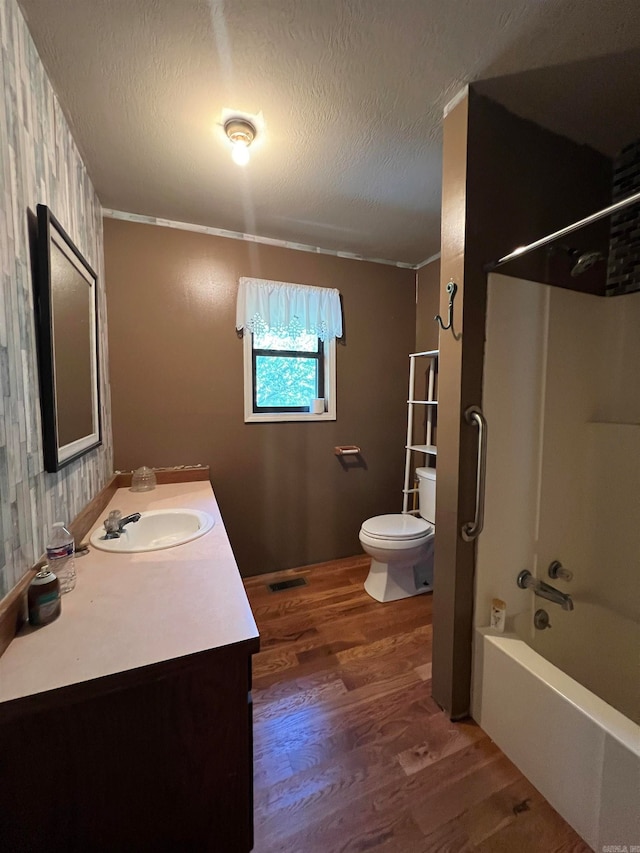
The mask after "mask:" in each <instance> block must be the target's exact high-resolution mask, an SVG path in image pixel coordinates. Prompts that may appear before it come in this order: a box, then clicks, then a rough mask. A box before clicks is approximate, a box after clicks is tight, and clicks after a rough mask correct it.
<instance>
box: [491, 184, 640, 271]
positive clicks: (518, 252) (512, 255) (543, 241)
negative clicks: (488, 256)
mask: <svg viewBox="0 0 640 853" xmlns="http://www.w3.org/2000/svg"><path fill="white" fill-rule="evenodd" d="M638 201H640V192H637V193H634V194H633V195H630V196H628V197H627V198H623V199H622V201H617V202H616V203H615V204H611V205H609V207H605V208H604V209H603V210H599V211H598V212H597V213H592V214H591V216H586V217H585V218H584V219H579V220H578V222H574V223H573V225H567V227H566V228H561V229H560V230H559V231H554V232H553V234H549V235H548V236H547V237H541V238H540V239H539V240H536V241H535V242H534V243H529V245H528V246H520V247H519V248H518V249H514V250H513V252H509V254H508V255H505V256H504V257H503V258H498V260H497V261H490V262H489V263H488V264H485V265H484V271H485V272H492V271H493V270H495V269H497V268H498V267H501V266H502V265H503V264H506V263H508V261H513V260H515V259H516V258H521V257H522V256H523V255H526V254H528V253H529V252H533V250H534V249H539V248H540V247H541V246H546V245H547V243H553V242H554V241H555V240H558V239H559V238H560V237H564V236H565V235H566V234H572V233H573V232H574V231H578V229H580V228H583V227H584V226H585V225H590V224H591V223H592V222H597V221H598V219H604V217H605V216H609V215H610V214H611V213H616V212H617V211H618V210H622V209H623V208H625V207H629V205H632V204H635V203H636V202H638Z"/></svg>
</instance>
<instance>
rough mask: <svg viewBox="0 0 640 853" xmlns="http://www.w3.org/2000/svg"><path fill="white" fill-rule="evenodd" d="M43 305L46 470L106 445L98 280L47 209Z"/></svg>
mask: <svg viewBox="0 0 640 853" xmlns="http://www.w3.org/2000/svg"><path fill="white" fill-rule="evenodd" d="M37 285H38V286H37V305H38V326H39V356H40V387H41V404H42V422H43V431H44V435H43V439H44V455H45V469H46V470H47V471H57V470H59V469H60V468H61V467H62V466H63V465H65V464H67V463H69V462H71V461H72V460H73V459H77V458H78V457H79V456H81V455H82V454H84V453H86V452H87V451H88V450H91V449H92V448H94V447H97V446H98V445H99V444H100V417H99V411H100V408H99V389H98V357H97V322H96V319H97V316H96V285H97V278H96V275H95V273H94V272H93V270H92V269H91V267H90V266H89V265H88V263H87V262H86V260H85V259H84V258H83V256H82V255H81V254H80V252H79V251H78V249H77V248H76V246H74V244H73V243H72V242H71V240H70V238H69V236H68V235H67V234H66V232H65V231H64V229H63V228H62V227H61V225H60V224H59V223H58V221H57V220H56V219H55V217H54V216H53V214H52V213H51V211H50V210H49V209H48V208H47V207H46V206H45V205H38V276H37Z"/></svg>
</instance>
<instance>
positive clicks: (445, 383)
mask: <svg viewBox="0 0 640 853" xmlns="http://www.w3.org/2000/svg"><path fill="white" fill-rule="evenodd" d="M610 179H611V164H610V162H609V161H608V160H607V158H605V157H603V156H602V155H599V154H597V153H596V152H594V151H592V150H591V149H589V148H586V147H585V146H581V145H577V144H576V143H573V142H571V141H570V140H568V139H565V138H563V137H560V136H557V135H556V134H554V133H551V132H550V131H547V130H545V129H544V128H542V127H539V126H538V125H535V124H533V123H532V122H529V121H526V120H524V119H521V118H518V117H516V116H514V115H513V114H511V113H509V112H508V111H507V110H505V109H504V108H503V107H501V106H499V105H497V104H495V103H494V102H492V101H490V100H489V99H487V98H484V97H481V96H479V95H478V94H477V93H475V92H474V91H473V89H471V91H470V92H469V95H468V97H466V98H464V99H463V100H462V101H461V102H460V103H459V104H458V105H457V106H456V107H455V108H454V109H453V110H452V111H451V112H450V113H449V114H448V116H447V117H446V118H445V121H444V149H443V207H442V257H441V264H442V273H441V291H440V293H441V296H440V311H441V313H444V311H446V306H447V295H446V293H445V292H444V287H445V285H446V282H447V281H448V280H449V278H453V279H454V281H456V283H457V284H458V293H457V295H456V299H455V310H454V318H455V319H454V328H453V329H452V330H451V331H449V332H443V333H442V334H441V335H440V368H439V383H440V386H439V401H440V404H439V429H438V492H437V512H436V530H437V534H438V536H437V550H436V566H435V586H434V616H433V624H434V650H433V695H434V698H435V699H436V701H437V702H438V703H439V704H440V705H441V706H442V707H444V708H445V709H446V710H447V711H448V712H449V713H450V715H451V716H452V717H460V716H464V715H465V714H466V713H467V712H468V708H469V686H470V678H471V642H472V633H471V631H472V623H471V619H472V612H473V572H474V564H475V544H474V543H466V542H464V541H463V540H462V538H461V536H460V527H461V525H462V524H463V523H464V522H467V521H470V520H472V518H473V514H474V509H475V506H474V492H475V460H476V452H477V430H476V429H475V428H473V427H471V426H467V425H466V424H465V423H464V421H463V413H464V411H465V410H466V409H467V407H468V406H471V405H478V404H481V402H482V367H483V352H484V326H485V312H486V282H487V277H486V274H485V272H484V270H483V266H484V264H486V263H487V262H489V261H491V260H493V259H495V258H497V257H500V256H502V255H504V254H506V253H507V252H509V251H510V250H511V249H513V248H515V247H516V246H518V245H522V244H525V243H527V242H529V241H531V240H534V239H537V238H538V237H542V236H544V235H545V234H548V233H550V232H552V231H554V230H556V229H558V228H561V227H563V226H565V225H569V224H571V223H572V222H574V221H576V220H577V219H579V218H581V217H584V216H586V215H588V214H590V213H593V212H595V211H596V210H599V209H600V208H602V207H604V206H605V205H606V204H607V203H608V198H609V192H610ZM519 274H522V275H525V276H526V275H527V271H526V268H525V269H520V270H519ZM533 277H534V278H535V275H534V276H533ZM575 286H576V288H577V287H580V279H576V280H575ZM515 402H516V401H514V403H515ZM490 435H491V425H490V424H489V440H490Z"/></svg>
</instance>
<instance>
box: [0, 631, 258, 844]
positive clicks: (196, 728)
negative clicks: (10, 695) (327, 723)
mask: <svg viewBox="0 0 640 853" xmlns="http://www.w3.org/2000/svg"><path fill="white" fill-rule="evenodd" d="M257 650H258V640H257V639H251V640H247V641H244V642H241V643H237V644H234V645H230V646H223V647H221V648H217V649H212V650H210V651H206V652H200V653H197V654H193V655H189V656H188V657H184V658H179V659H174V660H171V661H166V662H163V663H158V664H153V665H150V666H146V667H142V668H140V669H136V670H129V671H127V672H123V673H118V674H117V675H111V676H107V677H104V678H101V679H96V680H94V681H90V682H85V683H81V684H75V685H73V686H71V687H66V688H64V689H61V690H57V691H49V692H48V693H43V694H39V695H37V696H34V697H26V698H24V699H20V700H16V701H14V702H7V703H4V704H3V705H0V779H1V780H2V786H1V787H2V804H1V812H0V850H6V851H11V853H18V851H25V853H26V851H29V852H30V853H31V851H36V850H37V851H64V853H68V851H82V853H95V851H114V852H115V851H118V853H119V851H126V853H134V851H154V853H158V851H172V853H176V851H180V853H183V851H198V853H203V852H204V851H212V853H246V851H249V850H251V849H252V847H253V802H252V789H253V757H252V731H251V728H252V721H251V700H250V690H251V655H252V654H253V653H254V652H256V651H257Z"/></svg>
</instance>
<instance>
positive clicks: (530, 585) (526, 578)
mask: <svg viewBox="0 0 640 853" xmlns="http://www.w3.org/2000/svg"><path fill="white" fill-rule="evenodd" d="M518 586H519V587H520V589H532V590H533V592H534V593H535V594H536V595H539V596H540V598H544V599H546V600H547V601H552V602H553V603H554V604H559V605H560V607H562V609H563V610H573V599H572V598H571V596H570V595H567V594H566V593H564V592H560V590H559V589H556V588H555V586H551V584H548V583H545V582H544V581H540V580H538V579H537V578H534V576H533V575H532V574H531V572H529V571H527V570H526V569H525V570H524V571H522V572H520V574H519V575H518Z"/></svg>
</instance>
